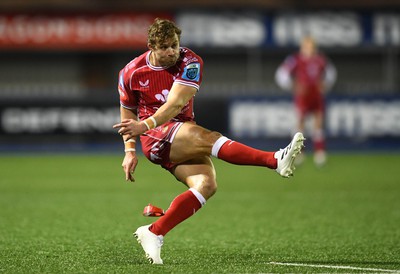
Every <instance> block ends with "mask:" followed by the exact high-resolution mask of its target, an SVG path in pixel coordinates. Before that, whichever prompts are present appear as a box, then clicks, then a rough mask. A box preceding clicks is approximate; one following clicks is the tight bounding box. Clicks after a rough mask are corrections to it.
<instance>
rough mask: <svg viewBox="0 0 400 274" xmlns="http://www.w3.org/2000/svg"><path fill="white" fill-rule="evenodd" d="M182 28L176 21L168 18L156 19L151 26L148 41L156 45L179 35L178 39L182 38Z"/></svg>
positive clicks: (151, 44)
mask: <svg viewBox="0 0 400 274" xmlns="http://www.w3.org/2000/svg"><path fill="white" fill-rule="evenodd" d="M181 33H182V30H181V29H180V28H178V27H177V26H176V25H175V23H174V22H172V21H170V20H167V19H160V18H156V19H154V22H153V24H152V25H151V26H150V27H149V30H148V38H147V43H149V44H150V46H151V47H156V46H157V45H160V44H162V43H164V42H165V41H167V40H168V39H172V38H174V37H175V34H177V35H178V39H179V40H180V38H181Z"/></svg>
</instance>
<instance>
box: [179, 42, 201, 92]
mask: <svg viewBox="0 0 400 274" xmlns="http://www.w3.org/2000/svg"><path fill="white" fill-rule="evenodd" d="M185 50H186V51H188V50H187V49H185ZM180 69H181V73H180V74H179V76H178V77H177V78H176V79H175V81H174V83H178V84H181V85H185V86H191V87H194V88H196V89H197V90H199V88H200V85H201V81H202V79H203V60H202V59H201V57H200V56H198V55H197V54H195V53H193V52H191V51H188V52H186V54H185V55H184V58H183V62H182V64H181V67H180Z"/></svg>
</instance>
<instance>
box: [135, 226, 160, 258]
mask: <svg viewBox="0 0 400 274" xmlns="http://www.w3.org/2000/svg"><path fill="white" fill-rule="evenodd" d="M149 227H150V225H145V226H141V227H139V228H138V229H137V230H136V232H135V233H133V236H134V237H135V238H136V239H137V241H138V243H140V244H141V246H142V248H143V250H144V252H145V254H146V257H147V259H149V261H150V263H152V264H163V260H162V259H161V246H162V245H163V236H161V235H159V236H157V235H155V234H154V233H153V232H151V231H150V230H149Z"/></svg>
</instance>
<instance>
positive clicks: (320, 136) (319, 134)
mask: <svg viewBox="0 0 400 274" xmlns="http://www.w3.org/2000/svg"><path fill="white" fill-rule="evenodd" d="M313 145H314V150H315V151H321V150H322V151H324V150H325V136H324V133H323V131H321V130H318V131H316V132H315V133H314V136H313Z"/></svg>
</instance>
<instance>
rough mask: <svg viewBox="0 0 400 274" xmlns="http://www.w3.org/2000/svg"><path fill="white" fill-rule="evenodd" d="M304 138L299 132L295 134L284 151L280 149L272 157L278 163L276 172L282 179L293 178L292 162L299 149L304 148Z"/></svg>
mask: <svg viewBox="0 0 400 274" xmlns="http://www.w3.org/2000/svg"><path fill="white" fill-rule="evenodd" d="M304 140H305V138H304V136H303V134H302V133H301V132H297V133H296V134H295V135H294V136H293V139H292V141H291V142H290V144H289V145H287V147H285V148H284V149H280V150H279V151H277V152H276V153H275V155H274V157H275V159H277V161H278V166H277V168H276V172H278V173H279V174H280V175H281V176H282V177H285V178H287V177H289V176H293V171H294V170H295V166H294V160H295V159H296V156H297V155H299V154H300V153H301V149H302V148H303V147H304V145H303V142H304Z"/></svg>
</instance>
